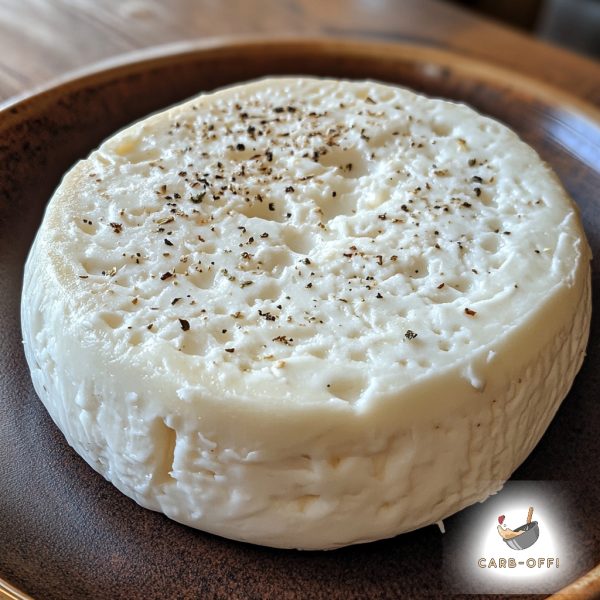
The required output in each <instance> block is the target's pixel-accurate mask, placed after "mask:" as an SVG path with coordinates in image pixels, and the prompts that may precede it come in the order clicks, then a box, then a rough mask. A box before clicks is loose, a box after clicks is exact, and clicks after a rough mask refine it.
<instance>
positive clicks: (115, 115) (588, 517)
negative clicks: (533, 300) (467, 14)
mask: <svg viewBox="0 0 600 600" xmlns="http://www.w3.org/2000/svg"><path fill="white" fill-rule="evenodd" d="M269 74H311V75H330V76H336V77H349V78H365V77H368V78H376V79H380V80H383V81H388V82H393V83H399V84H402V85H407V86H410V87H412V88H414V89H417V90H420V91H422V92H425V93H427V94H430V95H435V96H443V97H447V98H452V99H457V100H461V101H465V102H467V103H469V104H470V105H472V106H473V107H475V108H476V109H478V110H479V111H481V112H483V113H487V114H489V115H492V116H493V117H496V118H498V119H500V120H502V121H504V122H505V123H507V124H508V125H510V126H511V127H512V128H514V129H515V130H516V131H517V132H518V133H519V134H520V135H521V136H522V137H523V138H524V139H525V140H526V141H528V142H529V143H530V144H532V145H533V146H534V147H535V148H536V149H537V150H538V152H539V153H540V154H541V155H542V157H543V158H545V159H546V160H547V161H548V162H549V163H550V164H551V165H552V166H553V167H554V168H555V169H556V171H557V172H558V174H559V176H560V177H561V178H562V180H563V182H564V184H565V185H566V187H567V188H568V190H569V192H570V193H571V194H572V196H573V197H574V198H575V200H576V201H577V202H578V204H579V206H580V207H581V210H582V215H583V220H584V222H585V227H586V230H587V234H588V236H589V240H590V243H591V245H592V248H593V249H594V251H595V254H596V255H598V254H600V205H599V201H600V197H599V195H600V117H599V116H598V113H597V112H596V111H595V109H594V108H592V107H587V106H586V105H584V104H582V103H580V102H578V101H577V100H575V99H573V98H571V97H569V96H568V95H566V94H564V93H561V92H559V91H557V90H553V89H551V88H548V87H546V86H544V85H543V84H541V83H536V82H533V81H531V80H528V79H524V78H522V77H519V76H516V75H514V74H511V73H507V72H505V71H502V70H500V69H497V68H495V67H491V66H489V65H482V64H480V63H476V62H473V61H471V60H469V59H467V58H465V57H460V56H457V55H450V54H447V53H445V52H443V51H440V50H434V49H431V48H424V47H411V46H400V45H391V44H388V45H380V44H367V43H357V42H351V41H339V40H338V41H331V40H330V41H324V40H310V41H306V40H304V41H302V40H284V41H269V42H264V41H256V40H254V41H241V42H240V41H238V42H235V43H228V42H226V41H223V42H213V43H211V44H210V45H206V44H202V45H200V44H197V45H193V44H188V45H185V46H179V47H176V48H173V47H171V48H169V49H166V50H165V49H162V50H160V51H156V52H154V54H148V53H146V54H144V55H137V56H134V57H130V58H129V60H127V61H124V62H121V63H120V64H112V65H104V67H103V68H101V69H97V70H95V71H94V72H93V73H88V74H83V75H80V76H77V77H73V78H70V79H69V80H65V81H63V82H62V83H59V84H57V85H55V86H53V87H51V88H48V89H46V90H45V91H42V92H40V93H37V94H35V95H33V96H29V97H26V98H24V99H20V100H18V101H16V102H13V103H11V104H8V105H5V106H4V107H0V339H1V340H2V344H1V350H2V353H1V356H0V393H1V396H0V398H1V400H0V578H3V579H5V580H6V581H8V582H10V583H12V585H13V586H15V587H16V588H18V589H21V590H23V591H24V592H27V593H28V594H31V595H32V596H33V597H35V598H38V599H52V598H73V599H81V598H128V599H133V598H144V599H149V598H208V597H221V598H226V597H227V598H231V597H250V598H259V597H260V598H264V597H272V598H284V597H285V598H293V597H303V598H307V597H311V598H337V597H340V598H345V599H346V598H367V597H381V598H383V597H386V598H390V597H396V598H398V597H420V596H425V595H427V596H438V595H442V594H443V593H444V592H445V591H447V589H448V588H447V587H446V585H445V583H444V578H443V575H442V546H443V542H442V541H441V540H442V536H441V534H440V532H439V531H438V530H437V528H435V527H428V528H425V529H422V530H419V531H416V532H413V533H409V534H405V535H402V536H399V537H397V538H395V539H391V540H386V541H382V542H378V543H372V544H367V545H362V546H356V547H350V548H346V549H342V550H338V551H335V552H329V553H319V552H304V553H299V552H294V551H277V550H272V549H268V548H261V547H256V546H251V545H247V544H241V543H236V542H232V541H228V540H225V539H221V538H218V537H215V536H211V535H208V534H204V533H201V532H198V531H194V530H192V529H188V528H186V527H184V526H181V525H178V524H177V523H174V522H172V521H169V520H168V519H166V518H165V517H163V516H162V515H161V514H158V513H154V512H150V511H147V510H144V509H142V508H140V507H138V506H137V505H136V504H135V503H134V502H132V501H131V500H129V499H128V498H126V497H125V496H123V495H122V494H120V493H119V492H118V491H117V490H116V489H115V488H113V487H112V485H110V484H109V483H107V482H106V481H105V480H104V479H103V478H102V477H101V476H100V475H98V474H96V473H95V472H94V471H93V470H92V469H90V467H88V466H87V465H86V464H85V463H84V462H83V460H81V459H80V458H79V457H78V456H77V455H76V454H75V453H74V452H73V451H72V450H71V448H70V447H69V446H68V445H67V443H66V442H65V440H64V439H63V437H62V435H61V434H60V432H59V431H58V430H57V428H56V427H55V426H54V424H53V423H52V421H51V420H50V418H49V417H48V415H47V414H46V412H45V410H44V408H43V406H42V404H41V403H40V402H39V400H38V398H37V397H36V394H35V392H34V390H33V387H32V385H31V382H30V379H29V373H28V370H27V366H26V364H25V360H24V357H23V352H22V349H21V334H20V326H19V302H20V289H21V276H22V269H23V263H24V260H25V257H26V253H27V250H28V248H29V246H30V243H31V241H32V238H33V235H34V233H35V231H36V229H37V227H38V225H39V223H40V219H41V217H42V212H43V210H44V206H45V204H46V202H47V200H48V198H49V197H50V195H51V193H52V190H53V189H54V188H55V187H56V185H57V184H58V182H59V180H60V178H61V176H62V174H63V173H64V172H65V171H66V170H67V169H68V168H69V166H70V165H71V164H72V163H73V162H74V161H75V160H76V159H78V158H80V157H83V156H85V155H86V154H87V153H88V152H89V151H90V150H91V149H92V148H94V147H95V146H96V145H97V144H98V143H99V142H100V141H101V140H102V139H103V138H105V137H106V136H108V135H109V134H111V133H112V132H114V131H115V130H116V129H118V128H120V127H122V126H123V125H125V124H127V123H129V122H131V121H132V120H135V119H138V118H139V117H142V116H144V115H146V114H148V113H149V112H151V111H155V110H157V109H159V108H162V107H164V106H167V105H169V104H171V103H173V102H176V101H178V100H181V99H183V98H186V97H187V96H190V95H192V94H195V93H198V92H200V91H202V90H210V89H213V88H215V87H218V86H223V85H225V84H230V83H233V82H238V81H243V80H246V79H250V78H253V77H258V76H263V75H269ZM593 288H594V289H593V293H594V298H595V301H596V302H597V301H598V299H600V289H599V288H600V275H599V273H598V266H597V262H596V263H594V283H593ZM599 333H600V332H599V323H598V319H597V318H594V321H593V323H592V334H591V338H590V339H591V341H590V345H589V349H588V357H587V359H586V362H585V364H584V366H583V369H582V371H581V373H580V374H579V376H578V377H577V380H576V382H575V385H574V386H573V389H572V390H571V392H570V394H569V396H568V397H567V399H566V400H565V402H564V403H563V405H562V407H561V409H560V410H559V412H558V414H557V416H556V418H555V419H554V421H553V422H552V424H551V426H550V428H549V429H548V431H547V433H546V434H545V435H544V437H543V439H542V440H541V442H540V443H539V445H538V446H537V447H536V448H535V450H534V451H533V453H532V454H531V456H530V457H529V458H528V459H527V460H526V461H525V463H524V464H523V465H522V466H521V467H520V468H519V469H518V471H517V472H516V473H515V474H514V476H513V479H517V480H538V481H540V480H541V481H556V480H558V481H563V482H566V483H568V486H569V489H570V490H571V493H575V494H576V495H577V497H578V498H579V499H580V501H579V502H576V503H573V507H574V508H573V511H574V514H572V515H571V518H572V519H573V520H574V521H577V522H579V523H581V528H580V529H581V530H580V531H579V532H578V536H579V537H578V539H577V542H578V545H579V546H580V547H581V549H582V552H581V556H582V559H581V564H580V565H579V567H580V568H579V573H580V575H581V576H584V575H585V574H586V573H588V575H587V576H586V577H587V578H586V579H584V580H580V581H579V583H578V584H577V585H578V586H579V588H580V589H581V590H586V591H585V592H584V594H585V595H586V596H587V597H590V598H591V597H592V596H593V595H594V594H595V593H598V583H599V579H600V575H599V573H598V572H597V570H596V573H595V574H594V572H591V573H590V569H592V568H593V566H594V565H595V564H597V563H598V562H600V518H599V517H598V515H599V514H600V471H599V470H598V465H599V464H600V435H599V433H598V432H600V407H599V406H598V404H597V399H598V396H599V393H598V392H599V390H600V377H599V373H600V335H599ZM471 510H475V507H474V508H472V509H471V508H470V509H467V510H466V511H463V512H462V513H460V514H459V515H456V516H455V517H452V518H450V519H448V522H447V525H446V527H447V529H451V528H452V527H453V524H457V523H458V522H459V520H460V519H464V518H466V517H465V515H466V516H467V517H468V515H469V511H471ZM1 587H2V586H1V585H0V588H1ZM594 590H596V591H595V592H594ZM13 593H15V594H16V592H13ZM1 596H2V593H1V590H0V597H1ZM15 597H17V596H15Z"/></svg>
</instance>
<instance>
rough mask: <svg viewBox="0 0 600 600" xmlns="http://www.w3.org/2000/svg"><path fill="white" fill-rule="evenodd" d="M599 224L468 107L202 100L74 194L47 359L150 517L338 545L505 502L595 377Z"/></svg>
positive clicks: (249, 95) (387, 95)
mask: <svg viewBox="0 0 600 600" xmlns="http://www.w3.org/2000/svg"><path fill="white" fill-rule="evenodd" d="M589 259H590V253H589V248H588V246H587V242H586V240H585V235H584V233H583V230H582V228H581V224H580V221H579V218H578V215H577V211H576V209H575V207H574V205H573V204H572V202H571V201H570V199H569V198H568V196H567V195H566V193H565V192H564V190H563V189H562V187H561V186H560V184H559V182H558V181H557V179H556V177H555V176H554V175H553V174H552V173H551V171H550V170H549V169H548V167H547V166H545V165H544V164H543V163H542V161H541V160H540V159H539V157H538V156H537V155H536V154H535V152H534V151H533V150H532V149H531V148H529V147H528V146H526V145H525V144H524V143H523V142H521V141H520V140H518V138H517V137H516V136H515V134H513V133H512V132H510V131H509V130H508V129H507V128H505V127H503V126H502V125H500V124H498V123H496V122H494V121H492V120H490V119H487V118H485V117H482V116H480V115H477V114H476V113H475V112H474V111H472V110H471V109H468V108H466V107H464V106H461V105H456V104H452V103H449V102H444V101H440V100H431V99H426V98H423V97H420V96H417V95H415V94H413V93H411V92H409V91H407V90H403V89H399V88H393V87H390V86H383V85H381V84H376V83H372V82H359V83H351V82H335V81H327V80H310V79H276V80H265V81H261V82H255V83H251V84H247V85H244V86H240V87H236V88H230V89H227V90H223V91H220V92H217V93H215V94H211V95H206V96H200V97H199V98H196V99H194V100H192V101H190V102H189V103H186V104H183V105H181V106H178V107H175V108H173V109H170V110H169V111H166V112H165V113H161V114H159V115H156V116H153V117H150V118H149V119H147V120H145V121H142V122H140V123H137V124H136V125H133V126H132V127H130V128H128V129H127V130H125V131H123V132H120V133H119V134H117V135H116V136H114V137H113V138H111V139H110V140H108V141H107V142H105V143H104V144H103V145H102V146H101V147H100V148H99V149H98V150H97V151H96V152H94V153H92V155H91V156H90V157H89V158H88V159H87V160H85V161H82V162H80V163H79V164H78V165H77V166H75V167H74V169H73V170H72V171H71V172H70V173H69V174H68V175H67V176H66V177H65V180H64V181H63V183H62V185H61V186H60V187H59V189H58V190H57V192H56V194H55V196H54V197H53V199H52V201H51V202H50V204H49V207H48V210H47V213H46V217H45V219H44V222H43V224H42V226H41V228H40V231H39V233H38V236H37V238H36V241H35V243H34V246H33V248H32V251H31V253H30V257H29V259H28V263H27V266H26V272H25V282H24V293H23V303H22V321H23V334H24V341H25V352H26V356H27V359H28V362H29V365H30V368H31V372H32V378H33V381H34V385H35V387H36V390H37V392H38V394H39V395H40V397H41V399H42V400H43V402H44V404H45V405H46V407H47V409H48V411H49V413H50V414H51V416H52V418H53V419H54V421H55V422H56V423H57V425H58V426H59V427H60V428H61V430H62V431H63V432H64V434H65V436H66V438H67V439H68V441H69V443H70V444H71V445H72V446H73V447H74V448H75V449H76V450H77V451H78V452H79V453H80V454H81V455H82V456H83V457H84V458H85V459H86V460H87V461H88V462H89V463H90V464H91V465H92V466H93V467H94V468H95V469H96V470H98V471H99V472H100V473H102V474H103V475H104V476H105V477H107V479H109V480H110V481H112V482H113V483H114V484H115V485H116V486H117V487H118V488H119V489H120V490H121V491H123V492H124V493H126V494H127V495H128V496H130V497H132V498H133V499H135V500H136V501H137V502H139V503H140V504H141V505H143V506H146V507H148V508H152V509H154V510H161V511H163V512H164V513H165V514H167V515H168V516H170V517H171V518H173V519H175V520H177V521H180V522H183V523H186V524H188V525H191V526H193V527H197V528H200V529H204V530H207V531H211V532H213V533H217V534H220V535H225V536H227V537H231V538H234V539H240V540H245V541H250V542H254V543H261V544H266V545H271V546H279V547H299V548H331V547H337V546H341V545H346V544H351V543H356V542H361V541H368V540H372V539H379V538H382V537H389V536H392V535H396V534H397V533H401V532H403V531H409V530H411V529H415V528H417V527H421V526H423V525H427V524H430V523H434V522H436V521H439V520H440V519H442V518H445V517H447V516H448V515H450V514H452V513H454V512H456V511H457V510H459V509H461V508H463V507H464V506H467V505H469V504H471V503H473V502H475V501H478V500H483V499H484V498H485V497H487V496H488V495H489V494H490V493H493V492H494V491H496V490H498V489H499V488H500V487H501V485H502V484H503V482H504V481H506V479H508V477H509V476H510V474H511V473H512V472H513V471H514V469H515V468H516V467H517V466H518V465H519V464H520V463H521V462H522V461H523V460H524V458H525V457H526V456H527V455H528V453H529V452H530V451H531V449H532V448H533V447H534V445H535V444H536V443H537V441H538V440H539V438H540V437H541V435H542V434H543V432H544V430H545V428H546V427H547V425H548V423H549V421H550V419H551V418H552V416H553V415H554V413H555V411H556V410H557V408H558V406H559V404H560V402H561V400H562V399H563V398H564V396H565V395H566V393H567V391H568V389H569V388H570V386H571V383H572V381H573V378H574V377H575V374H576V373H577V371H578V369H579V367H580V365H581V361H582V360H583V355H584V350H585V346H586V342H587V335H588V330H589V320H590V306H591V302H590V285H589V278H590V272H589Z"/></svg>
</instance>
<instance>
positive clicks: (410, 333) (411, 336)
mask: <svg viewBox="0 0 600 600" xmlns="http://www.w3.org/2000/svg"><path fill="white" fill-rule="evenodd" d="M418 335H419V334H418V333H415V332H414V331H413V330H412V329H407V330H406V333H405V334H404V337H405V338H406V339H407V340H414V339H415V338H416V337H418Z"/></svg>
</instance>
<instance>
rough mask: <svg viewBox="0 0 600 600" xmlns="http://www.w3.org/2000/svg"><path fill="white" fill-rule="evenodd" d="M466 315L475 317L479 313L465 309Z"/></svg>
mask: <svg viewBox="0 0 600 600" xmlns="http://www.w3.org/2000/svg"><path fill="white" fill-rule="evenodd" d="M465 314H466V315H469V317H474V316H475V315H476V314H477V311H476V310H473V309H471V308H465Z"/></svg>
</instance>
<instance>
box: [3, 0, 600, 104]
mask: <svg viewBox="0 0 600 600" xmlns="http://www.w3.org/2000/svg"><path fill="white" fill-rule="evenodd" d="M247 34H254V35H256V34H258V35H268V36H272V35H278V36H284V35H290V34H292V35H315V34H318V35H329V36H354V37H369V38H375V39H381V40H386V41H394V40H397V41H404V42H413V43H418V44H427V45H432V46H437V47H441V48H448V49H452V50H455V51H458V52H461V53H464V54H468V55H470V56H472V57H475V58H479V59H483V60H485V61H489V62H491V63H495V64H497V65H501V66H504V67H508V68H510V69H513V70H515V71H518V72H521V73H523V74H527V75H530V76H533V77H535V78H538V79H541V80H543V81H545V82H547V83H551V84H553V85H555V86H558V87H560V88H562V89H563V90H564V91H568V92H570V93H572V94H574V95H576V96H578V97H579V98H580V99H582V100H586V101H588V102H590V103H593V104H596V105H600V64H599V63H597V62H594V61H592V60H590V59H588V58H584V57H581V56H577V55H575V54H573V53H571V52H568V51H566V50H563V49H560V48H556V47H553V46H550V45H548V44H545V43H543V42H540V41H538V40H535V39H534V38H532V37H529V36H527V35H525V34H522V33H519V32H517V31H516V30H512V29H509V28H507V27H505V26H502V25H499V24H497V23H495V22H492V21H489V20H486V19H483V18H481V17H479V16H477V15H475V14H473V13H470V12H467V11H465V10H462V9H460V8H457V7H456V6H454V5H450V4H446V3H444V2H442V1H440V0H221V1H218V0H170V1H167V0H0V101H2V100H6V99H8V98H10V97H11V96H14V95H18V94H23V93H27V91H29V90H31V89H32V88H34V87H36V86H40V85H43V84H46V83H47V82H48V81H50V80H52V79H54V78H56V77H58V76H61V75H64V74H65V73H67V72H69V71H71V70H74V69H78V68H81V67H85V66H88V65H90V64H92V63H94V62H97V61H99V60H102V59H105V58H108V57H112V56H115V55H118V54H122V53H126V52H130V51H132V50H135V49H140V48H145V47H148V46H154V45H157V44H166V43H170V42H176V41H181V40H190V39H202V38H208V37H211V36H223V35H228V36H236V35H238V36H239V35H247Z"/></svg>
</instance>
